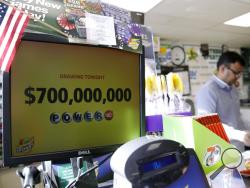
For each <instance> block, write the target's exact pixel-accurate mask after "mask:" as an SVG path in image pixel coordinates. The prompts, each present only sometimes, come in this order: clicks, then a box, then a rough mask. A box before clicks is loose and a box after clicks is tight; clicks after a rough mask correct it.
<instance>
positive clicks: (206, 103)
mask: <svg viewBox="0 0 250 188" xmlns="http://www.w3.org/2000/svg"><path fill="white" fill-rule="evenodd" d="M217 100H218V99H217V96H216V93H215V92H214V90H213V89H212V88H209V87H208V86H205V87H203V88H202V89H200V91H199V92H198V93H197V95H196V109H197V113H198V114H208V113H216V103H217Z"/></svg>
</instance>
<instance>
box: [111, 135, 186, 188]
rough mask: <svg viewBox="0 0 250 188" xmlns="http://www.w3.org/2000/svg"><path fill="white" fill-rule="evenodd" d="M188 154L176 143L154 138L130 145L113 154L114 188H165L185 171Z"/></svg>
mask: <svg viewBox="0 0 250 188" xmlns="http://www.w3.org/2000/svg"><path fill="white" fill-rule="evenodd" d="M188 163H189V153H188V150H187V149H186V148H185V147H184V146H183V145H181V144H180V143H178V142H175V141H173V140H167V139H164V138H160V137H155V136H145V137H140V138H137V139H135V140H132V141H129V142H127V143H126V144H124V145H122V146H121V147H120V148H118V149H117V150H116V151H115V153H114V154H113V156H112V158H111V161H110V164H111V168H112V170H113V171H114V181H113V185H114V188H123V187H124V188H125V187H126V188H132V187H142V188H144V187H145V188H148V187H166V186H168V185H169V184H171V183H172V182H174V181H176V180H177V179H178V178H179V177H180V176H182V175H183V174H184V173H185V172H186V170H187V167H188Z"/></svg>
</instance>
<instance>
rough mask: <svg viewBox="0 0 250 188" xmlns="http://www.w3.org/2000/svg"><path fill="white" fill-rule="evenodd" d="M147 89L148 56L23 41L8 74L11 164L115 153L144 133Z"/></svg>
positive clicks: (6, 128) (6, 122) (7, 161)
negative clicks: (145, 76) (145, 57)
mask: <svg viewBox="0 0 250 188" xmlns="http://www.w3.org/2000/svg"><path fill="white" fill-rule="evenodd" d="M142 88H143V89H142ZM143 92H144V62H143V57H142V55H141V54H137V53H132V52H127V51H122V50H118V49H114V48H107V47H101V46H91V45H73V44H71V45H69V44H56V43H48V42H38V41H27V40H23V41H22V42H21V44H20V46H19V48H18V50H17V53H16V55H15V58H14V60H13V63H12V66H11V71H10V73H4V78H3V113H4V114H3V117H4V119H3V145H4V148H3V149H4V165H5V166H10V165H15V164H20V163H29V162H34V161H44V160H54V159H55V160H58V159H60V158H67V157H76V156H80V155H93V156H95V155H99V154H104V153H107V152H112V151H114V150H115V149H116V148H117V147H119V146H120V145H121V144H123V143H125V142H127V141H129V140H132V139H134V138H137V137H139V136H141V135H143V134H144V131H145V130H144V116H145V113H144V100H143V99H144V93H143Z"/></svg>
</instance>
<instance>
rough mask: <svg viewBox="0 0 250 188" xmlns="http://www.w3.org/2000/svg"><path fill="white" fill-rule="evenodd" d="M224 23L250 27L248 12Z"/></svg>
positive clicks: (249, 14) (249, 13)
mask: <svg viewBox="0 0 250 188" xmlns="http://www.w3.org/2000/svg"><path fill="white" fill-rule="evenodd" d="M224 24H226V25H233V26H239V27H250V12H248V13H246V14H243V15H241V16H238V17H235V18H233V19H231V20H228V21H226V22H224Z"/></svg>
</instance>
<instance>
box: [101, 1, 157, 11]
mask: <svg viewBox="0 0 250 188" xmlns="http://www.w3.org/2000/svg"><path fill="white" fill-rule="evenodd" d="M101 1H102V2H104V3H107V4H111V5H115V6H118V7H120V8H124V9H126V10H129V11H135V12H143V13H145V12H148V11H149V10H150V9H152V8H153V7H154V6H156V5H157V4H158V3H160V2H161V1H162V0H101Z"/></svg>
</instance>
